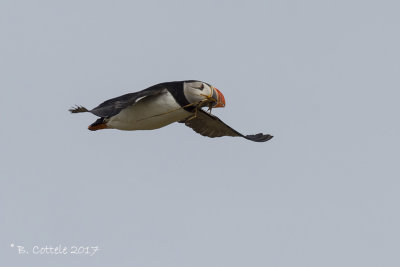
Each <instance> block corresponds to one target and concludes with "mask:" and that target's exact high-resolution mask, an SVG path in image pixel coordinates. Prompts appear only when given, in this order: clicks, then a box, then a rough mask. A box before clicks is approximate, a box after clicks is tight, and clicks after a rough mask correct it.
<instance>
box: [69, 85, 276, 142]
mask: <svg viewBox="0 0 400 267" xmlns="http://www.w3.org/2000/svg"><path fill="white" fill-rule="evenodd" d="M224 106H225V97H224V95H223V94H222V93H221V92H220V91H219V90H218V89H217V88H215V87H214V86H212V85H210V84H208V83H205V82H201V81H196V80H188V81H178V82H166V83H160V84H156V85H153V86H151V87H149V88H147V89H144V90H142V91H139V92H135V93H130V94H126V95H122V96H119V97H116V98H112V99H109V100H107V101H105V102H103V103H101V104H100V105H99V106H97V107H95V108H94V109H92V110H88V109H86V108H85V107H83V106H76V107H74V108H71V109H70V110H69V111H70V112H71V113H80V112H90V113H92V114H94V115H96V116H98V117H100V118H99V119H98V120H96V121H95V122H94V123H92V124H91V125H90V126H89V127H88V128H89V130H91V131H97V130H101V129H119V130H127V131H132V130H153V129H158V128H161V127H164V126H166V125H168V124H171V123H173V122H180V123H184V124H185V125H186V126H188V127H190V128H192V129H193V130H194V131H195V132H197V133H199V134H201V135H203V136H208V137H221V136H240V137H244V138H246V139H248V140H251V141H254V142H265V141H268V140H270V139H271V138H272V136H271V135H269V134H262V133H259V134H254V135H243V134H241V133H239V132H237V131H236V130H234V129H232V128H231V127H229V126H228V125H226V124H225V123H224V122H223V121H221V120H220V119H219V118H217V117H216V116H214V115H212V114H211V110H212V108H219V107H224ZM203 107H208V109H209V112H207V111H205V110H203V109H202V108H203Z"/></svg>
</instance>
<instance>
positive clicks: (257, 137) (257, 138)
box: [244, 133, 273, 142]
mask: <svg viewBox="0 0 400 267" xmlns="http://www.w3.org/2000/svg"><path fill="white" fill-rule="evenodd" d="M244 138H246V139H247V140H250V141H254V142H267V141H269V140H271V139H272V138H273V136H272V135H270V134H263V133H258V134H253V135H246V136H244Z"/></svg>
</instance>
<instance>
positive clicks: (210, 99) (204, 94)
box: [183, 81, 225, 108]
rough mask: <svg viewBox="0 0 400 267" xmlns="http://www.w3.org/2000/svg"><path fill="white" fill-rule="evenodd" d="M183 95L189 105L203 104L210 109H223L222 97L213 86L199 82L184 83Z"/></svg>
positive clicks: (223, 100)
mask: <svg viewBox="0 0 400 267" xmlns="http://www.w3.org/2000/svg"><path fill="white" fill-rule="evenodd" d="M183 93H184V94H185V97H186V99H187V100H188V101H189V102H190V103H196V102H199V103H204V105H206V106H210V107H212V108H223V107H225V97H224V95H223V94H222V93H221V92H220V91H219V90H218V89H217V88H215V87H214V86H212V85H210V84H208V83H205V82H201V81H185V82H184V84H183Z"/></svg>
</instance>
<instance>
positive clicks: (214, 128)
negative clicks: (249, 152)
mask: <svg viewBox="0 0 400 267" xmlns="http://www.w3.org/2000/svg"><path fill="white" fill-rule="evenodd" d="M181 122H182V123H185V125H186V126H188V127H190V128H192V129H193V130H194V131H195V132H196V133H199V134H201V135H203V136H208V137H221V136H240V137H244V138H246V139H248V140H251V141H254V142H266V141H268V140H270V139H271V138H272V137H273V136H272V135H269V134H262V133H259V134H254V135H243V134H241V133H239V132H238V131H236V130H234V129H232V128H231V127H229V126H228V125H226V124H225V123H224V122H223V121H221V120H220V119H219V118H218V117H216V116H214V115H211V114H209V113H207V112H205V111H204V110H202V109H199V110H198V111H197V115H196V117H192V118H188V119H186V120H184V121H181Z"/></svg>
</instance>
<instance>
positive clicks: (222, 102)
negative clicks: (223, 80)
mask: <svg viewBox="0 0 400 267" xmlns="http://www.w3.org/2000/svg"><path fill="white" fill-rule="evenodd" d="M214 90H215V91H216V92H217V104H216V105H215V106H214V108H223V107H225V97H224V95H223V94H222V93H221V92H220V91H219V90H218V89H217V88H215V87H214Z"/></svg>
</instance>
